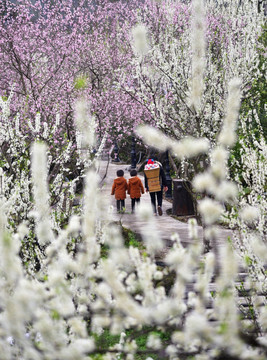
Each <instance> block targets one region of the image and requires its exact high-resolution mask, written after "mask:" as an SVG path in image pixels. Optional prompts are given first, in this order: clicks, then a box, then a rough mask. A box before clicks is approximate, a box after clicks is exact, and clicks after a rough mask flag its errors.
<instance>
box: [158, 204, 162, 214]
mask: <svg viewBox="0 0 267 360" xmlns="http://www.w3.org/2000/svg"><path fill="white" fill-rule="evenodd" d="M158 214H159V216H162V208H161V206H158Z"/></svg>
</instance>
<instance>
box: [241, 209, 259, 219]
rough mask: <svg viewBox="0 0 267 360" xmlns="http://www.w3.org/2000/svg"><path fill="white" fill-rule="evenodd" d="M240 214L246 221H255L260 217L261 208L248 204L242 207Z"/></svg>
mask: <svg viewBox="0 0 267 360" xmlns="http://www.w3.org/2000/svg"><path fill="white" fill-rule="evenodd" d="M240 216H241V218H242V219H243V220H244V221H246V222H248V223H253V222H254V221H255V220H257V219H258V218H259V209H258V208H257V207H255V206H251V205H247V206H245V207H244V208H243V209H241V211H240Z"/></svg>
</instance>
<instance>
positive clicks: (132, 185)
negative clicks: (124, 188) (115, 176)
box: [128, 170, 145, 213]
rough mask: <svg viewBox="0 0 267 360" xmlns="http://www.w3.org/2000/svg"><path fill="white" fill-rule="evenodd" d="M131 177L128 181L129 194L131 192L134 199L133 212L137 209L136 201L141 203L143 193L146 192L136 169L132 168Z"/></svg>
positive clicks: (132, 199)
mask: <svg viewBox="0 0 267 360" xmlns="http://www.w3.org/2000/svg"><path fill="white" fill-rule="evenodd" d="M130 175H131V179H129V182H128V194H130V197H131V201H132V213H134V210H135V203H138V204H139V203H140V197H141V193H142V194H144V192H145V190H144V186H143V184H142V181H141V179H140V178H139V177H138V176H137V171H136V170H131V172H130Z"/></svg>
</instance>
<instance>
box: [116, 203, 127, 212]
mask: <svg viewBox="0 0 267 360" xmlns="http://www.w3.org/2000/svg"><path fill="white" fill-rule="evenodd" d="M123 209H125V200H117V211H122V210H123Z"/></svg>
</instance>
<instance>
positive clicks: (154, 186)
mask: <svg viewBox="0 0 267 360" xmlns="http://www.w3.org/2000/svg"><path fill="white" fill-rule="evenodd" d="M144 173H145V188H146V191H147V192H148V191H149V194H150V198H151V204H152V206H153V209H154V213H155V215H156V214H157V210H158V214H159V216H161V215H162V197H163V189H164V191H167V190H168V187H167V181H166V176H165V173H164V170H163V167H162V165H161V163H160V162H158V161H156V160H154V159H148V161H147V164H146V165H145V169H144ZM156 201H157V204H156Z"/></svg>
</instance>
